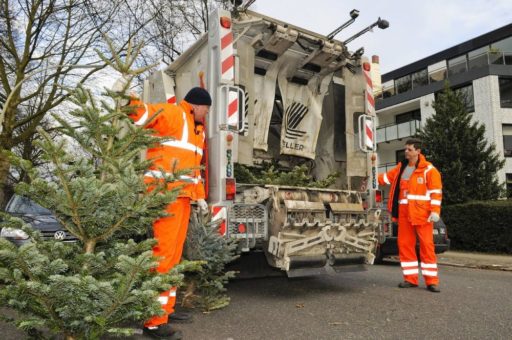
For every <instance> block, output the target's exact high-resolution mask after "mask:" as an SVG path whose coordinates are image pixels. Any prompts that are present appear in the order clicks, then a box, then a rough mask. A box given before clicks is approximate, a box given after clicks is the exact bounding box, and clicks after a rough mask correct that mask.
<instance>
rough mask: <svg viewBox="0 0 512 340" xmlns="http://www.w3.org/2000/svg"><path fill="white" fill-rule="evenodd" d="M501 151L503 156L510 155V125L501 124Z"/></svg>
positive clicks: (511, 130)
mask: <svg viewBox="0 0 512 340" xmlns="http://www.w3.org/2000/svg"><path fill="white" fill-rule="evenodd" d="M501 128H502V133H503V153H504V154H505V157H512V125H506V124H503V125H502V127H501Z"/></svg>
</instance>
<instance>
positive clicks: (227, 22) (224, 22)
mask: <svg viewBox="0 0 512 340" xmlns="http://www.w3.org/2000/svg"><path fill="white" fill-rule="evenodd" d="M220 25H221V26H222V27H224V28H227V29H230V28H231V18H229V17H220Z"/></svg>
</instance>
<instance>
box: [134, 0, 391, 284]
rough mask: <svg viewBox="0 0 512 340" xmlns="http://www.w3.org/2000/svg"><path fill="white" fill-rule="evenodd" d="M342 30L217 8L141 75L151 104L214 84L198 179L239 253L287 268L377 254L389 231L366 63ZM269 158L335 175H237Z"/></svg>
mask: <svg viewBox="0 0 512 340" xmlns="http://www.w3.org/2000/svg"><path fill="white" fill-rule="evenodd" d="M354 13H355V12H354V11H352V12H351V19H350V20H349V21H347V23H345V24H344V25H342V26H340V28H343V27H346V26H348V24H350V23H352V22H353V20H354V19H355V17H357V13H355V14H354ZM386 24H387V23H386V22H385V21H384V20H381V19H380V18H379V21H378V22H377V23H375V24H373V25H372V26H369V27H367V28H366V31H368V30H370V29H371V28H373V26H375V25H379V26H381V25H382V26H385V25H386ZM339 30H340V29H338V31H339ZM336 33H337V31H335V32H333V33H332V34H330V35H322V34H319V33H314V32H311V31H309V30H306V29H303V28H300V27H298V26H296V25H293V24H290V23H286V22H283V21H280V20H277V19H274V18H270V17H268V16H265V15H262V14H259V13H256V12H254V11H251V10H249V9H247V8H243V6H242V8H241V7H235V8H233V9H232V10H225V9H220V8H218V9H215V10H214V11H213V12H212V13H211V14H210V16H209V26H208V31H207V32H206V33H205V34H204V35H203V36H202V37H201V38H200V39H199V40H198V41H196V42H195V43H194V44H193V45H191V46H190V47H189V48H188V49H187V50H186V51H184V53H183V54H182V55H180V57H179V58H177V59H176V60H175V61H174V62H173V63H172V64H171V65H170V66H168V67H167V68H166V69H163V70H159V71H156V72H154V73H153V74H151V75H150V76H149V77H148V79H146V80H145V81H144V93H143V100H144V101H145V102H149V103H161V102H168V103H176V102H177V101H179V100H181V99H182V98H183V97H184V96H185V94H186V93H187V91H188V90H189V89H190V88H192V87H194V86H201V87H205V88H206V89H207V90H208V91H209V92H210V94H211V95H212V98H213V104H212V107H211V109H210V112H209V114H208V116H207V120H206V122H205V130H206V135H207V136H206V141H207V143H206V147H205V150H204V151H203V161H204V176H203V178H204V181H205V188H206V191H207V201H208V204H209V206H210V209H211V212H212V220H214V221H216V223H218V225H219V232H220V233H221V234H222V235H225V237H230V238H235V239H237V240H238V241H239V242H238V244H239V250H240V252H251V251H259V252H264V253H265V257H266V259H267V262H268V264H269V265H270V266H272V267H275V268H279V269H281V270H283V271H285V272H286V273H287V274H288V275H289V276H295V275H308V274H311V273H313V274H316V273H323V272H333V271H339V270H343V269H344V268H345V269H346V268H349V267H353V268H356V267H364V266H365V264H373V261H374V259H375V250H376V247H377V243H378V242H379V241H382V235H383V231H382V222H381V219H380V212H381V203H380V202H379V201H380V200H379V199H378V198H379V195H377V194H376V193H378V191H377V181H376V176H377V174H376V169H377V164H376V162H377V160H376V154H375V152H376V142H375V110H374V103H373V94H372V82H371V76H370V67H371V65H370V63H369V62H368V61H367V60H366V59H365V57H363V49H362V48H361V49H359V50H357V51H355V52H351V51H349V50H348V48H347V46H346V43H347V41H348V40H346V41H345V42H343V41H339V40H336V39H334V35H335V34H336ZM268 162H272V164H275V166H276V167H277V169H278V171H280V172H288V171H290V170H291V169H292V168H293V167H295V166H300V165H304V166H306V167H307V169H308V171H309V175H310V176H311V178H314V179H315V180H322V179H324V178H326V177H327V176H329V174H332V173H339V174H340V175H339V176H338V177H337V179H336V182H335V183H334V184H333V185H332V186H331V187H329V188H315V187H310V186H300V187H297V186H290V185H276V184H272V183H240V182H237V181H236V177H237V176H236V175H237V174H236V168H237V166H238V165H242V166H247V167H256V168H257V167H261V166H263V165H264V164H268Z"/></svg>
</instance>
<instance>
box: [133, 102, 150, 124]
mask: <svg viewBox="0 0 512 340" xmlns="http://www.w3.org/2000/svg"><path fill="white" fill-rule="evenodd" d="M144 110H145V112H144V114H143V115H142V117H140V118H139V119H138V120H137V121H136V122H134V124H135V125H144V124H146V121H147V120H148V116H149V114H148V106H147V105H146V104H144Z"/></svg>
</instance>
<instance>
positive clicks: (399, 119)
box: [395, 109, 421, 124]
mask: <svg viewBox="0 0 512 340" xmlns="http://www.w3.org/2000/svg"><path fill="white" fill-rule="evenodd" d="M411 120H421V111H420V109H418V110H414V111H409V112H405V113H401V114H399V115H396V116H395V123H397V124H400V123H406V122H410V121H411Z"/></svg>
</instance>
